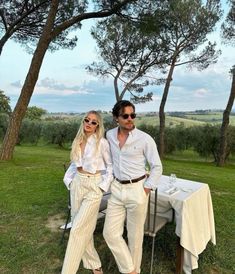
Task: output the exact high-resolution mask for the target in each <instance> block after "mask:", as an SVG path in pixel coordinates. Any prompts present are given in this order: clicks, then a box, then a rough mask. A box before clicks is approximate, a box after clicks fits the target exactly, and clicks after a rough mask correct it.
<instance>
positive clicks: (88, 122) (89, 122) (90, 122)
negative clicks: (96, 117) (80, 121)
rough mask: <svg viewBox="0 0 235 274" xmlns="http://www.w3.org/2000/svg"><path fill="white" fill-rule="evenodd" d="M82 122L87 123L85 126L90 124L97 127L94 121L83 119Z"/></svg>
mask: <svg viewBox="0 0 235 274" xmlns="http://www.w3.org/2000/svg"><path fill="white" fill-rule="evenodd" d="M84 122H85V123H87V124H92V125H93V126H97V125H98V122H96V121H91V120H90V119H88V118H85V119H84Z"/></svg>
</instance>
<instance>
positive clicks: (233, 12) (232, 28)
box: [221, 0, 235, 46]
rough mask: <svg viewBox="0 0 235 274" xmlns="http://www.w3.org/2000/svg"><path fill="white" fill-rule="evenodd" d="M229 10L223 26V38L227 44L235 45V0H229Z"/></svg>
mask: <svg viewBox="0 0 235 274" xmlns="http://www.w3.org/2000/svg"><path fill="white" fill-rule="evenodd" d="M228 2H229V4H230V9H229V12H228V14H227V16H226V19H225V21H224V22H223V24H222V26H221V31H222V33H221V34H222V39H223V42H224V43H225V44H228V45H232V46H235V0H230V1H228Z"/></svg>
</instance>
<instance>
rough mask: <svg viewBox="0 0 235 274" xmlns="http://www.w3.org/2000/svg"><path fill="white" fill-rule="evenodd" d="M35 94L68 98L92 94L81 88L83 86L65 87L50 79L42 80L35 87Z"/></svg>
mask: <svg viewBox="0 0 235 274" xmlns="http://www.w3.org/2000/svg"><path fill="white" fill-rule="evenodd" d="M36 93H37V94H53V95H61V96H68V95H71V94H84V95H86V94H89V95H92V94H94V93H93V92H91V91H90V90H89V89H88V88H85V87H83V85H72V86H70V85H67V84H64V83H62V82H59V81H56V80H54V79H52V78H49V77H47V78H44V79H42V80H41V81H39V83H38V84H37V85H36Z"/></svg>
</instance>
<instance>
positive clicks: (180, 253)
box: [175, 237, 184, 274]
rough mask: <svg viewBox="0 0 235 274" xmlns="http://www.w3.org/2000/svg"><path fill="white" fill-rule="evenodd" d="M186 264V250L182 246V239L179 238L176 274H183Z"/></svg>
mask: <svg viewBox="0 0 235 274" xmlns="http://www.w3.org/2000/svg"><path fill="white" fill-rule="evenodd" d="M183 263H184V248H183V247H182V246H181V245H180V238H179V237H177V248H176V272H175V273H176V274H181V273H182V271H183Z"/></svg>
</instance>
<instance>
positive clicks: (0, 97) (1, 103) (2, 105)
mask: <svg viewBox="0 0 235 274" xmlns="http://www.w3.org/2000/svg"><path fill="white" fill-rule="evenodd" d="M0 113H6V114H10V113H11V107H10V98H9V97H8V96H6V95H5V94H4V92H3V91H2V90H0Z"/></svg>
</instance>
